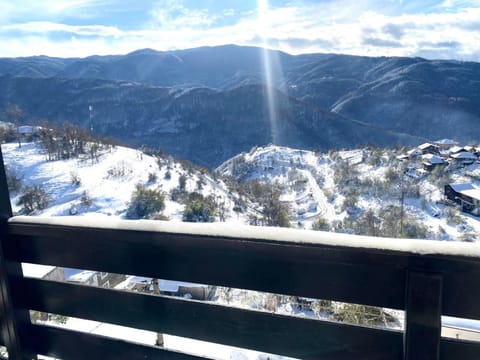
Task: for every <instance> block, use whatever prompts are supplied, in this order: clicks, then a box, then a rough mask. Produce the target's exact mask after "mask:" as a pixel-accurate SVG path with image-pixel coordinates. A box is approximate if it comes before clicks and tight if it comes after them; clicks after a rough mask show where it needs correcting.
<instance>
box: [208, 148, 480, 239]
mask: <svg viewBox="0 0 480 360" xmlns="http://www.w3.org/2000/svg"><path fill="white" fill-rule="evenodd" d="M403 150H405V151H406V149H403ZM402 153H403V152H402V151H396V150H388V149H368V148H367V149H358V150H350V151H330V152H329V153H315V152H312V151H305V150H295V149H290V148H286V147H278V146H267V147H258V148H254V149H252V151H250V152H249V153H242V154H240V155H237V156H236V157H234V158H232V159H231V160H229V161H227V162H225V163H224V164H222V165H221V166H220V167H219V168H217V170H216V171H217V173H218V174H219V175H220V176H223V177H224V178H225V179H227V180H228V179H232V178H233V180H234V181H236V182H238V183H245V182H249V181H252V180H258V181H260V182H262V183H266V184H270V185H272V186H276V187H278V189H280V191H281V194H282V195H281V197H280V200H281V201H283V202H284V203H285V204H286V205H287V206H288V208H289V214H290V219H291V221H292V223H291V225H292V226H294V227H298V228H304V229H311V228H312V226H314V227H315V225H316V226H317V229H319V230H328V231H337V232H348V233H362V234H367V235H374V236H380V235H383V236H394V237H396V234H395V229H390V228H394V227H397V228H398V226H399V225H398V222H399V216H400V215H399V211H400V210H401V211H403V217H404V219H405V224H404V229H403V235H402V236H405V234H406V237H419V238H430V239H441V240H468V241H473V240H476V239H477V238H478V234H479V233H480V222H479V220H480V218H478V217H476V216H473V215H470V214H467V213H463V212H460V211H459V210H458V208H457V207H456V206H453V204H449V203H446V202H445V201H444V194H443V192H444V189H443V187H444V185H445V184H447V183H472V184H473V186H477V185H480V181H479V180H480V166H479V164H478V163H473V164H472V165H469V166H454V165H451V166H448V167H446V168H443V169H441V170H440V169H438V170H434V171H430V172H429V171H426V170H424V169H423V164H422V160H421V158H420V157H419V158H416V159H411V160H409V159H405V158H404V159H402V160H403V161H400V160H399V159H398V158H399V157H401V156H400V155H401V154H402ZM402 193H403V196H402ZM402 197H403V201H402ZM402 208H403V210H402ZM368 214H371V215H372V217H371V218H368ZM388 216H390V218H388ZM369 220H370V221H371V223H370V224H369V223H368V221H369ZM377 222H378V223H382V222H385V224H388V225H389V226H390V228H389V231H386V233H382V232H381V231H377V232H375V230H376V228H375V227H377V228H378V229H380V227H381V225H380V224H379V225H377V224H376V223H377ZM378 229H377V230H378ZM368 230H370V231H368ZM397 232H398V229H397ZM397 235H398V234H397ZM402 236H400V235H398V237H402Z"/></svg>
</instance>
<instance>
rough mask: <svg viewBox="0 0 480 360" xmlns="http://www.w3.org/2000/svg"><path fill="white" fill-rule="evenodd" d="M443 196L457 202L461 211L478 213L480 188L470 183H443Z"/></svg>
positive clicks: (479, 211) (479, 213)
mask: <svg viewBox="0 0 480 360" xmlns="http://www.w3.org/2000/svg"><path fill="white" fill-rule="evenodd" d="M445 197H446V198H447V199H449V200H451V201H454V202H456V203H457V204H459V205H460V206H461V209H462V211H464V212H468V213H471V214H473V215H476V216H479V215H480V189H478V188H476V187H475V186H473V185H472V184H470V183H466V184H448V185H445Z"/></svg>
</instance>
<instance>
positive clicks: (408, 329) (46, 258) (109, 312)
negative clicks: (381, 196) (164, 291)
mask: <svg viewBox="0 0 480 360" xmlns="http://www.w3.org/2000/svg"><path fill="white" fill-rule="evenodd" d="M0 160H1V158H0ZM0 185H1V193H2V194H0V214H1V215H2V217H3V219H4V220H5V221H3V222H2V225H1V230H0V231H1V232H0V236H1V239H0V240H1V248H0V251H1V253H0V260H1V263H0V300H1V312H2V313H1V338H0V339H1V342H2V343H3V344H4V345H6V347H7V349H8V354H9V357H10V358H11V359H31V358H35V356H36V355H37V354H42V355H46V356H51V357H57V358H62V359H199V358H200V357H198V356H194V355H189V354H182V353H179V352H174V351H169V350H167V349H163V348H159V347H155V346H146V345H140V344H136V343H129V342H127V341H123V340H118V339H111V338H107V337H102V336H98V335H93V334H86V333H81V332H78V331H75V330H68V329H60V328H57V327H52V326H48V325H39V324H32V323H31V322H30V318H29V315H28V310H37V311H42V312H48V313H54V314H62V315H66V316H72V317H79V318H84V319H91V320H96V321H100V322H108V323H112V324H118V325H123V326H128V327H133V328H138V329H145V330H150V331H155V332H157V331H158V332H162V333H167V334H172V335H178V336H183V337H188V338H193V339H199V340H204V341H210V342H215V343H220V344H226V345H232V346H236V347H241V348H247V349H253V350H258V351H262V352H267V353H273V354H280V355H286V356H291V357H296V358H301V359H408V360H411V359H419V360H420V359H421V360H428V359H472V360H473V359H475V360H478V359H480V343H476V342H470V341H464V340H457V339H447V338H442V337H441V316H442V315H449V316H454V317H460V318H468V319H479V320H480V286H479V285H480V248H479V247H478V246H477V245H475V244H464V243H451V242H435V241H423V240H406V239H378V238H367V237H357V236H350V235H344V234H328V233H321V232H313V231H299V230H291V229H287V230H285V229H269V228H259V227H247V226H245V227H238V228H236V227H232V226H228V225H225V224H207V225H206V224H203V225H200V224H181V223H169V222H159V221H111V220H108V221H106V220H104V219H101V220H98V221H97V222H92V221H91V220H85V219H82V218H81V217H77V218H75V217H65V218H34V217H11V210H10V204H9V202H8V192H7V190H6V186H5V178H4V174H3V171H0ZM21 262H28V263H35V264H45V265H55V266H62V267H69V268H79V269H90V270H97V271H102V272H113V273H121V274H132V275H141V276H147V277H152V278H160V279H176V280H179V281H188V282H196V283H203V284H212V285H218V286H226V287H232V288H241V289H250V290H258V291H264V292H270V293H278V294H286V295H293V296H301V297H311V298H319V299H331V300H335V301H342V302H349V303H356V304H365V305H373V306H379V307H387V308H392V309H399V310H404V311H405V331H394V330H388V329H378V328H370V327H365V326H354V325H347V324H340V323H335V322H330V321H323V320H316V319H309V318H298V317H291V316H286V315H279V314H274V313H267V312H260V311H254V310H246V309H238V308H232V307H228V306H224V305H218V304H212V303H208V302H200V301H195V300H186V299H180V298H172V297H166V296H154V295H149V294H140V293H132V292H124V291H118V290H113V289H105V288H95V287H90V286H84V285H78V284H72V283H63V282H55V281H48V280H42V279H33V278H27V277H24V276H23V275H22V271H21V265H20V264H21ZM192 350H194V349H192ZM214 356H215V354H212V357H214Z"/></svg>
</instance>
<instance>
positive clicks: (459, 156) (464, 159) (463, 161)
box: [450, 151, 478, 165]
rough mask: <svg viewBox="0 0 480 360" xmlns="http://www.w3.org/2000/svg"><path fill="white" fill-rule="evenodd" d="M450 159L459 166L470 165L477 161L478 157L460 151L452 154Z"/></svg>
mask: <svg viewBox="0 0 480 360" xmlns="http://www.w3.org/2000/svg"><path fill="white" fill-rule="evenodd" d="M450 157H451V158H452V159H453V161H454V162H455V163H456V164H457V165H470V164H473V163H474V162H475V161H477V159H478V158H477V155H475V154H472V153H471V152H468V151H460V152H457V153H454V154H451V155H450Z"/></svg>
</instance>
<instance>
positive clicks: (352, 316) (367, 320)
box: [334, 304, 395, 325]
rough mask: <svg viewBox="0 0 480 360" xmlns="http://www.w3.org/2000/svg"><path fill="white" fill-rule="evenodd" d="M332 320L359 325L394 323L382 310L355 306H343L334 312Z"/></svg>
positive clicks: (391, 317)
mask: <svg viewBox="0 0 480 360" xmlns="http://www.w3.org/2000/svg"><path fill="white" fill-rule="evenodd" d="M334 318H335V319H336V320H338V321H342V322H347V323H351V324H361V325H378V324H386V323H391V322H394V321H395V319H394V318H393V316H391V315H390V314H388V313H386V312H385V311H384V310H383V309H382V308H379V307H374V306H367V305H357V304H343V306H342V307H340V308H339V309H338V310H337V311H335V314H334Z"/></svg>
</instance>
